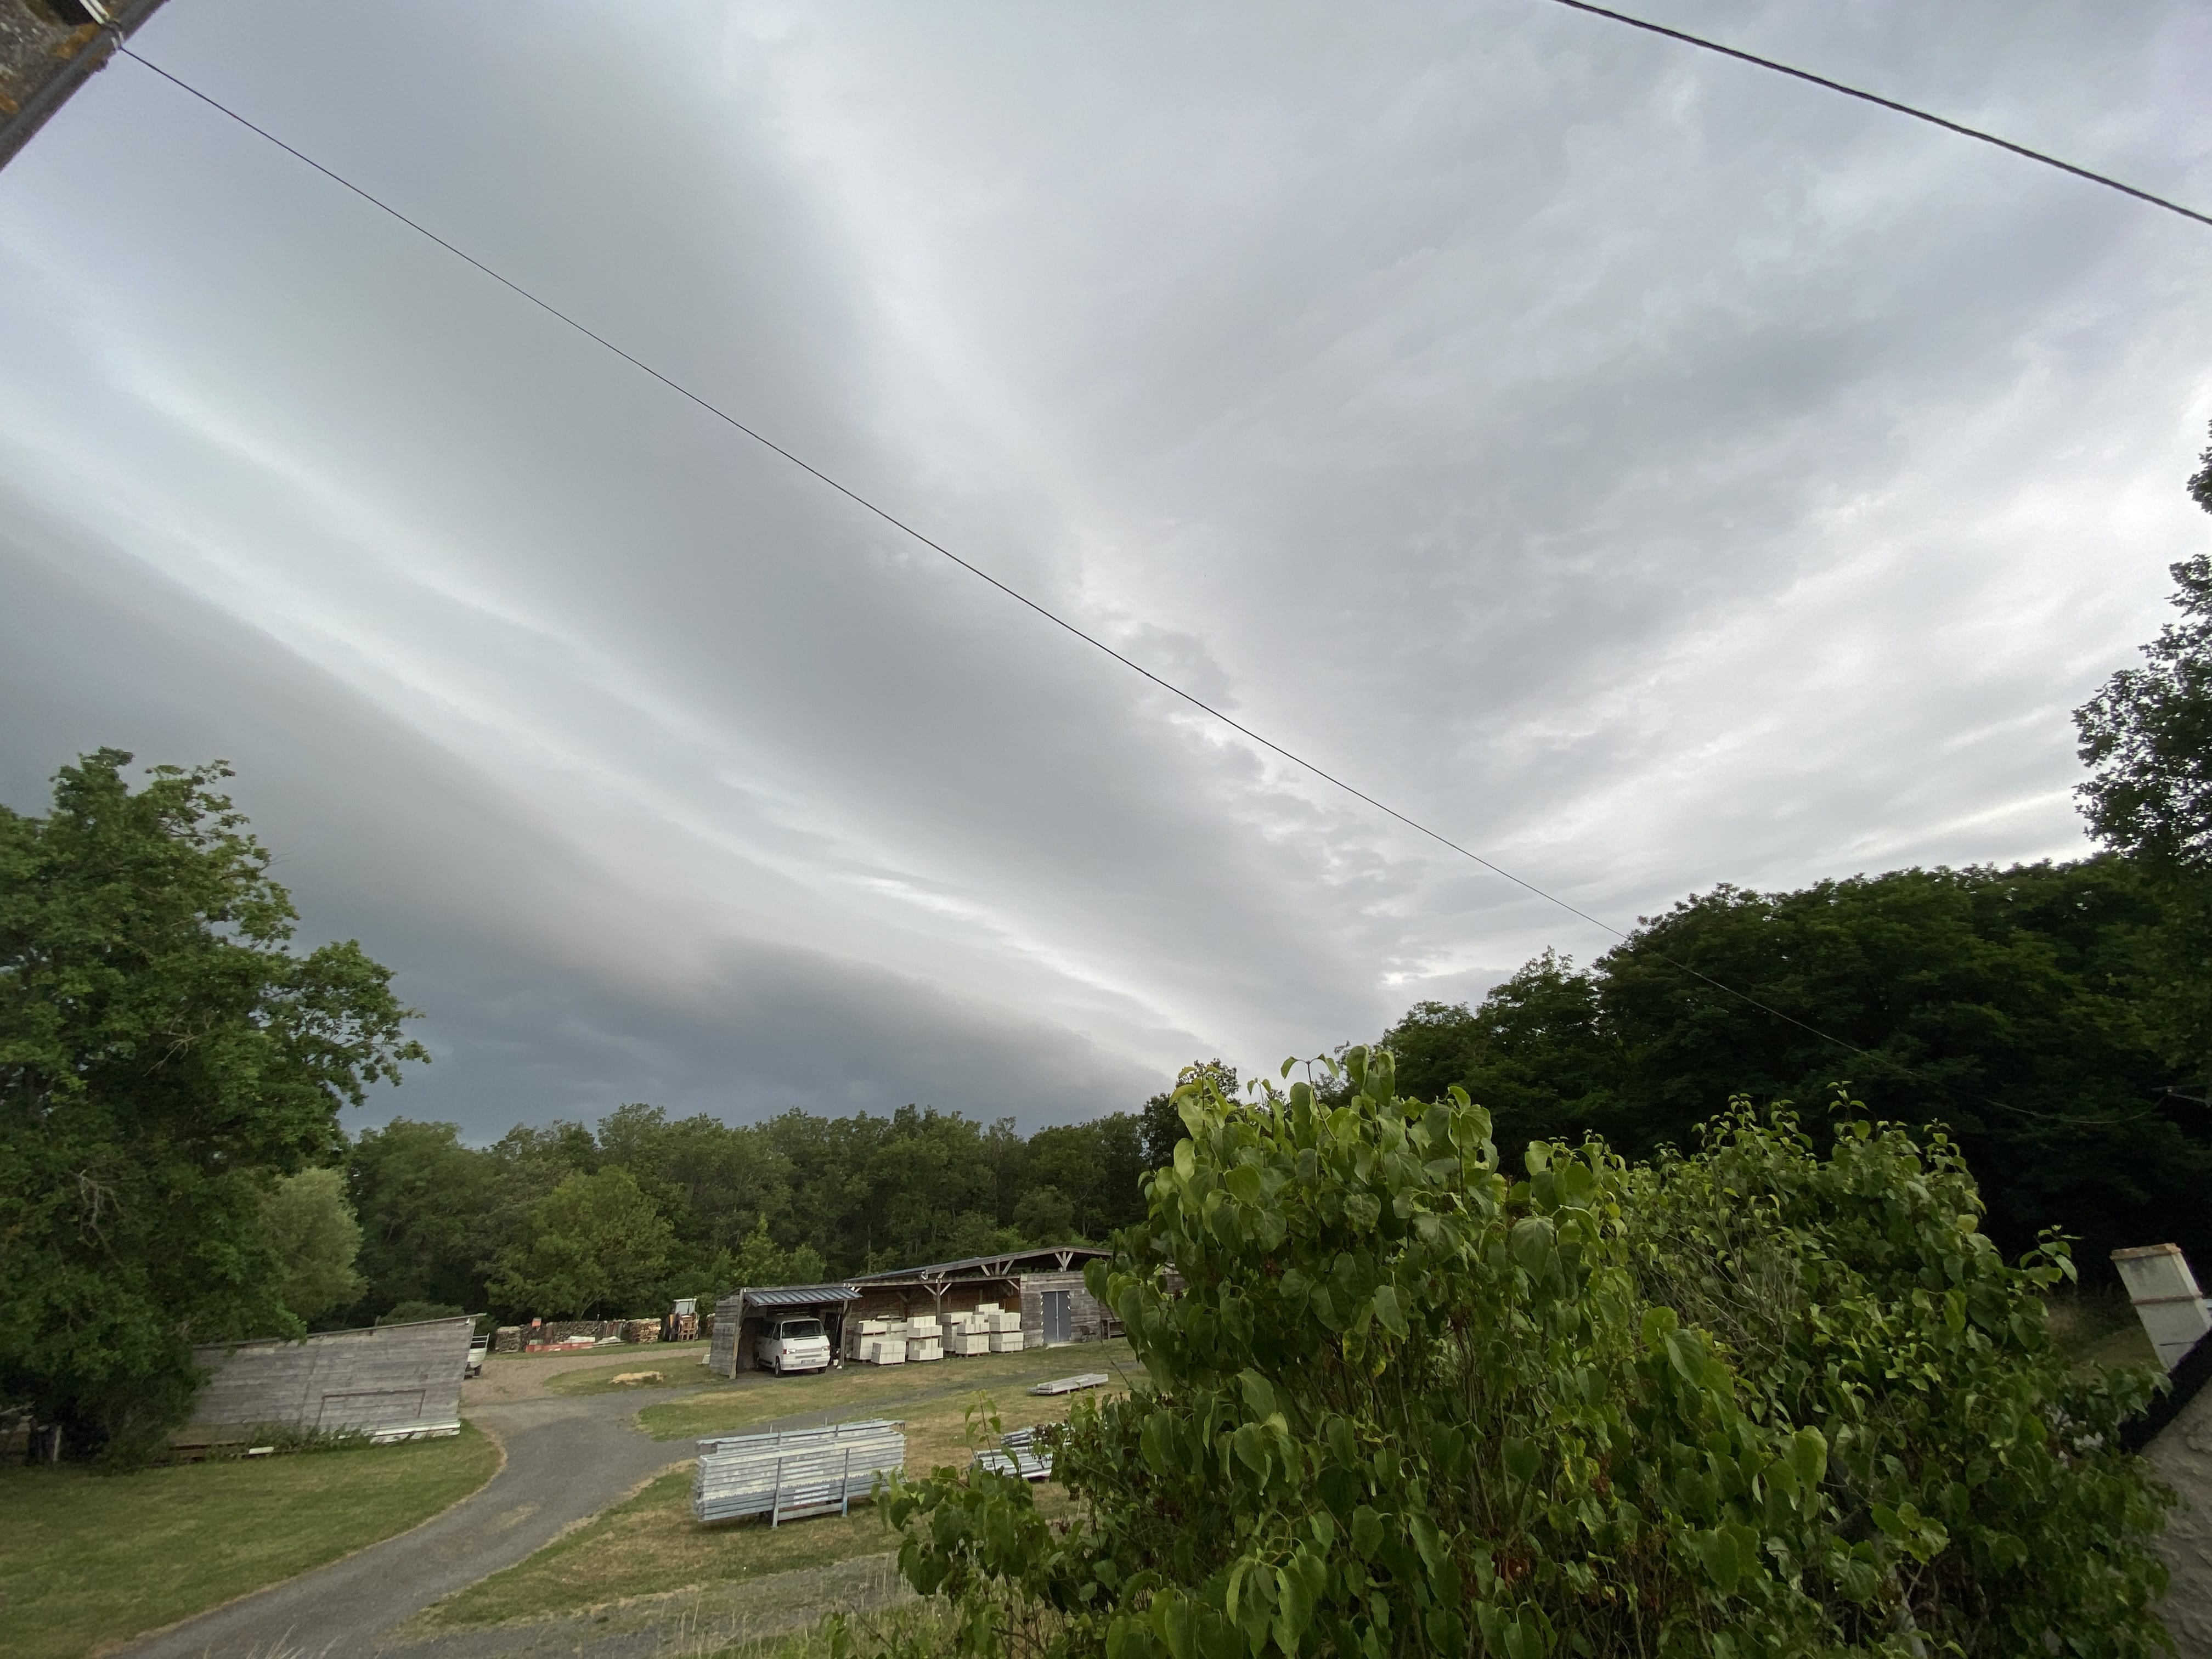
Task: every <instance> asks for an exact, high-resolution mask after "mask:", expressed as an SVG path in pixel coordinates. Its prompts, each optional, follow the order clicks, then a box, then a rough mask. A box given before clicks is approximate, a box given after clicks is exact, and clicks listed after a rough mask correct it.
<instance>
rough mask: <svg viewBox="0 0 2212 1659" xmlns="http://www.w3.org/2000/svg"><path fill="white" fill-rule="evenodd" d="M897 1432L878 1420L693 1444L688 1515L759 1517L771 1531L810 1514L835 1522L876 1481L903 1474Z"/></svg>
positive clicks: (900, 1440)
mask: <svg viewBox="0 0 2212 1659" xmlns="http://www.w3.org/2000/svg"><path fill="white" fill-rule="evenodd" d="M901 1429H902V1425H901V1424H898V1423H896V1422H891V1421H887V1420H884V1419H868V1420H866V1421H864V1422H856V1423H836V1424H832V1425H829V1427H827V1428H820V1429H793V1430H786V1431H782V1432H781V1433H775V1434H748V1435H732V1436H726V1437H721V1438H718V1439H714V1440H702V1441H701V1442H700V1443H699V1462H698V1463H697V1465H696V1468H695V1469H694V1471H693V1474H692V1477H691V1513H692V1515H693V1516H695V1517H696V1518H697V1519H698V1520H700V1521H702V1522H708V1521H735V1520H739V1519H742V1518H744V1516H754V1515H764V1516H768V1519H769V1525H770V1526H771V1527H775V1526H781V1524H782V1523H783V1522H786V1521H793V1520H799V1519H801V1518H803V1517H805V1516H811V1515H829V1514H833V1513H834V1514H837V1515H843V1514H845V1513H847V1512H848V1510H850V1509H851V1508H852V1504H853V1500H854V1498H866V1497H867V1496H869V1495H870V1494H871V1493H872V1492H873V1491H874V1490H875V1486H876V1480H877V1477H878V1475H893V1474H900V1473H902V1471H903V1470H904V1468H905V1467H906V1436H905V1435H904V1434H903V1433H902V1432H901Z"/></svg>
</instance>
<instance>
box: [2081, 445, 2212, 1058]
mask: <svg viewBox="0 0 2212 1659" xmlns="http://www.w3.org/2000/svg"><path fill="white" fill-rule="evenodd" d="M2189 483H2190V494H2191V496H2192V497H2193V498H2194V499H2195V500H2196V501H2197V505H2198V506H2200V507H2203V508H2204V509H2205V511H2207V512H2208V513H2212V449H2208V450H2207V451H2206V452H2205V457H2204V465H2203V470H2202V471H2199V472H2198V473H2197V475H2196V477H2193V478H2191V480H2190V481H2189ZM2172 576H2173V583H2174V593H2173V599H2172V604H2173V607H2174V609H2175V610H2176V611H2179V612H2180V613H2181V616H2180V620H2179V621H2178V622H2173V623H2167V624H2166V627H2165V628H2163V629H2160V632H2159V636H2158V638H2156V639H2155V640H2154V641H2151V642H2150V643H2149V644H2148V645H2146V646H2145V647H2143V655H2144V657H2145V659H2147V660H2146V662H2145V664H2144V665H2143V666H2142V667H2141V668H2124V669H2122V670H2120V671H2119V672H2118V673H2116V674H2114V675H2113V676H2112V678H2111V679H2109V680H2107V681H2106V683H2105V685H2104V688H2103V689H2102V690H2100V691H2099V692H2098V693H2097V695H2096V696H2093V697H2092V698H2091V699H2090V700H2089V701H2088V702H2086V703H2084V704H2083V705H2082V706H2081V708H2077V709H2075V711H2074V722H2075V729H2076V730H2077V732H2079V733H2080V736H2081V759H2082V760H2083V762H2084V763H2087V766H2088V768H2089V781H2087V783H2085V784H2083V785H2082V786H2081V788H2080V790H2079V791H2078V792H2077V793H2079V795H2080V797H2081V810H2082V812H2083V815H2084V816H2085V817H2087V819H2088V821H2089V827H2090V829H2091V831H2092V832H2093V834H2094V835H2095V836H2097V837H2098V839H2099V840H2100V841H2102V842H2104V843H2105V844H2106V846H2107V847H2110V848H2113V849H2114V850H2115V851H2117V852H2120V853H2124V854H2128V855H2130V857H2132V858H2134V859H2135V860H2137V861H2138V862H2139V863H2141V864H2142V866H2143V869H2144V871H2145V872H2146V874H2147V875H2148V877H2149V878H2151V880H2152V881H2153V882H2154V884H2156V886H2157V887H2158V889H2159V891H2160V897H2161V898H2162V900H2163V901H2164V903H2165V908H2166V915H2165V919H2164V921H2163V923H2162V925H2161V926H2160V927H2159V928H2158V929H2157V930H2156V932H2155V933H2154V934H2153V936H2152V938H2151V939H2150V941H2149V944H2148V949H2147V951H2146V953H2145V956H2146V963H2145V969H2144V972H2143V975H2142V980H2143V994H2144V1002H2145V1006H2146V1012H2147V1013H2148V1017H2149V1018H2150V1019H2151V1021H2152V1024H2153V1029H2154V1030H2155V1032H2156V1033H2157V1035H2158V1036H2159V1037H2160V1041H2161V1043H2162V1046H2163V1048H2165V1050H2166V1053H2167V1054H2169V1055H2170V1056H2172V1058H2174V1059H2175V1060H2177V1061H2178V1062H2179V1063H2181V1064H2184V1065H2185V1066H2188V1067H2189V1069H2190V1070H2191V1072H2193V1073H2195V1074H2196V1077H2197V1081H2198V1083H2199V1085H2202V1086H2201V1088H2200V1092H2205V1091H2212V561H2208V559H2207V556H2205V555H2204V554H2202V553H2200V554H2198V555H2197V556H2196V557H2194V558H2191V559H2185V560H2183V561H2182V562H2180V563H2179V564H2177V565H2174V566H2172Z"/></svg>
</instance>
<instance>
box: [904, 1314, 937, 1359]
mask: <svg viewBox="0 0 2212 1659" xmlns="http://www.w3.org/2000/svg"><path fill="white" fill-rule="evenodd" d="M906 1357H907V1359H908V1362H909V1363H912V1362H914V1361H915V1360H922V1359H942V1358H945V1338H944V1333H943V1332H941V1331H940V1330H939V1328H938V1325H937V1321H936V1320H935V1319H909V1320H908V1321H907V1322H906Z"/></svg>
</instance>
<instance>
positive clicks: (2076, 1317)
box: [2046, 1289, 2158, 1370]
mask: <svg viewBox="0 0 2212 1659" xmlns="http://www.w3.org/2000/svg"><path fill="white" fill-rule="evenodd" d="M2046 1305H2047V1306H2048V1308H2049V1315H2048V1317H2049V1319H2050V1323H2051V1340H2052V1342H2054V1343H2055V1344H2057V1348H2058V1351H2059V1352H2060V1353H2062V1354H2063V1355H2065V1357H2066V1358H2067V1359H2068V1360H2069V1362H2071V1364H2073V1365H2074V1366H2075V1368H2076V1369H2077V1370H2078V1369H2081V1368H2083V1367H2087V1366H2094V1367H2099V1368H2106V1367H2113V1368H2117V1367H2119V1366H2125V1365H2155V1364H2158V1355H2157V1353H2156V1352H2155V1351H2154V1349H2153V1348H2152V1347H2151V1346H2150V1338H2148V1336H2145V1335H2144V1334H2143V1328H2142V1320H2140V1319H2138V1318H2137V1317H2136V1310H2135V1309H2134V1308H2133V1306H2131V1305H2130V1303H2129V1301H2128V1298H2127V1297H2126V1296H2125V1294H2124V1293H2123V1292H2121V1291H2118V1290H2117V1289H2114V1290H2109V1291H2107V1290H2096V1291H2065V1292H2062V1293H2061V1294H2059V1295H2057V1296H2054V1297H2051V1300H2050V1302H2049V1303H2048V1304H2046Z"/></svg>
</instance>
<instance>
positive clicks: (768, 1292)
mask: <svg viewBox="0 0 2212 1659" xmlns="http://www.w3.org/2000/svg"><path fill="white" fill-rule="evenodd" d="M744 1297H745V1300H746V1302H747V1303H748V1304H750V1305H751V1306H753V1307H756V1308H811V1307H817V1306H819V1305H820V1304H823V1303H824V1302H855V1301H858V1300H859V1299H860V1292H859V1291H856V1290H854V1288H853V1287H852V1286H851V1285H770V1286H769V1287H768V1288H767V1289H765V1290H758V1291H754V1290H748V1291H745V1292H744Z"/></svg>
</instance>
